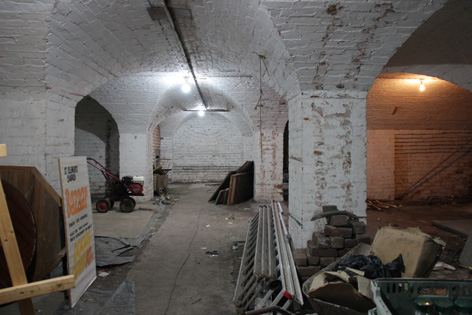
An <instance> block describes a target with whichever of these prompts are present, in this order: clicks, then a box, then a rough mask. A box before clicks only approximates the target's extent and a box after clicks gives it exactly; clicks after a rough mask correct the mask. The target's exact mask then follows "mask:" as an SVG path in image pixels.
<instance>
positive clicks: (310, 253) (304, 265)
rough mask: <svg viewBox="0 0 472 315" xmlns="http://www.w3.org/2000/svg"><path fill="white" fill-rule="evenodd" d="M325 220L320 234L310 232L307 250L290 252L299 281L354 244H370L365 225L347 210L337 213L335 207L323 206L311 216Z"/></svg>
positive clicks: (314, 218) (335, 258) (327, 263)
mask: <svg viewBox="0 0 472 315" xmlns="http://www.w3.org/2000/svg"><path fill="white" fill-rule="evenodd" d="M321 218H327V223H328V224H326V225H325V228H324V231H323V232H314V233H313V237H312V239H311V240H308V242H307V248H305V249H297V250H294V252H293V256H294V260H295V263H296V264H297V270H298V273H299V275H300V276H301V277H302V279H307V278H308V277H311V276H312V275H314V274H315V273H317V272H318V271H320V270H321V268H324V267H326V266H328V265H330V264H332V263H333V262H335V261H336V260H337V259H339V258H340V257H342V256H343V255H345V254H346V253H347V252H349V251H350V250H351V249H353V248H354V247H356V246H357V245H358V244H361V243H364V244H370V243H371V239H370V237H369V236H368V235H367V234H366V232H367V231H366V225H365V223H364V222H362V221H359V218H358V217H357V216H356V215H354V214H352V213H350V212H347V211H339V210H338V209H337V207H336V206H325V207H323V212H322V213H320V214H317V215H315V216H314V217H313V218H312V221H314V220H317V219H321Z"/></svg>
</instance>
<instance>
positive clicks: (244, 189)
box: [232, 173, 254, 204]
mask: <svg viewBox="0 0 472 315" xmlns="http://www.w3.org/2000/svg"><path fill="white" fill-rule="evenodd" d="M233 177H234V180H236V184H235V187H234V191H233V199H232V202H233V203H232V204H237V203H241V202H244V201H247V200H250V199H251V198H252V197H253V196H254V184H253V182H254V174H253V173H241V174H235V175H233V176H232V178H233Z"/></svg>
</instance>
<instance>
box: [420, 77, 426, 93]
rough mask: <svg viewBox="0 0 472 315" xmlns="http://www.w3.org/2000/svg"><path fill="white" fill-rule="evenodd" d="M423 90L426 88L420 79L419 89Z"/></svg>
mask: <svg viewBox="0 0 472 315" xmlns="http://www.w3.org/2000/svg"><path fill="white" fill-rule="evenodd" d="M424 90H426V88H425V86H424V84H423V80H420V91H421V92H423V91H424Z"/></svg>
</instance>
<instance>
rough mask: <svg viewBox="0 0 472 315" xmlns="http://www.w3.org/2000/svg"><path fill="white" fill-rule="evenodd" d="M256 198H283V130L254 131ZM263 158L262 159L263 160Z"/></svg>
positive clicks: (277, 199)
mask: <svg viewBox="0 0 472 315" xmlns="http://www.w3.org/2000/svg"><path fill="white" fill-rule="evenodd" d="M253 139H254V156H253V157H254V199H255V200H257V201H258V202H263V201H271V200H276V201H282V200H283V145H284V142H283V141H284V133H283V129H282V130H274V129H272V130H271V129H263V130H262V155H261V141H260V139H261V133H260V132H259V131H256V132H255V133H254V137H253ZM261 158H262V161H261Z"/></svg>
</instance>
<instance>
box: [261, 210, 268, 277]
mask: <svg viewBox="0 0 472 315" xmlns="http://www.w3.org/2000/svg"><path fill="white" fill-rule="evenodd" d="M260 232H261V238H262V257H261V258H262V259H261V275H262V277H264V278H267V274H268V271H267V270H268V266H267V265H268V261H267V258H268V257H267V256H268V254H269V246H270V244H269V243H268V241H267V207H266V206H264V207H263V208H262V230H261V231H260Z"/></svg>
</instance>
